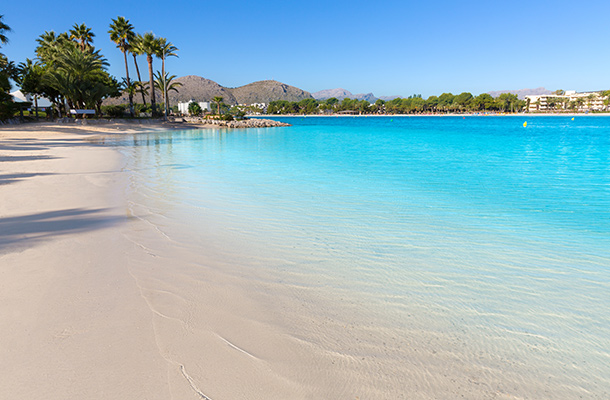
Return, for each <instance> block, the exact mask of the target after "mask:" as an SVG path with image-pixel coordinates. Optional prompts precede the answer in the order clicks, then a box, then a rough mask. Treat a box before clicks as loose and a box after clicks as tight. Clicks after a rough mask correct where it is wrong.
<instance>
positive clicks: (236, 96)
mask: <svg viewBox="0 0 610 400" xmlns="http://www.w3.org/2000/svg"><path fill="white" fill-rule="evenodd" d="M174 82H179V83H181V84H182V86H180V87H178V92H174V91H172V92H170V93H168V95H169V100H170V104H172V105H176V104H177V103H179V102H186V101H190V100H195V101H211V100H212V99H213V98H214V97H217V96H219V97H222V99H223V101H224V102H225V103H226V104H229V105H236V104H252V103H267V104H268V103H269V102H271V101H274V100H288V101H300V100H303V99H310V98H312V96H311V94H310V93H309V92H306V91H304V90H301V89H299V88H296V87H294V86H289V85H286V84H284V83H281V82H277V81H259V82H254V83H250V84H248V85H245V86H240V87H237V88H227V87H224V86H221V85H219V84H218V83H216V82H214V81H212V80H209V79H205V78H202V77H201V76H196V75H188V76H182V77H180V78H176V79H175V81H174ZM155 96H156V98H157V102H158V103H161V102H163V96H162V95H161V93H160V92H159V91H158V90H155ZM146 101H147V102H150V99H149V97H148V96H146ZM134 102H136V103H141V102H142V97H141V95H140V94H139V93H138V94H136V95H135V96H134ZM128 103H129V97H128V95H127V93H125V92H124V93H123V94H122V95H121V96H120V97H117V98H114V99H106V100H104V105H114V104H128Z"/></svg>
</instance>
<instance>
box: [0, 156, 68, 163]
mask: <svg viewBox="0 0 610 400" xmlns="http://www.w3.org/2000/svg"><path fill="white" fill-rule="evenodd" d="M56 158H58V157H54V156H44V155H43V156H0V162H11V161H33V160H53V159H56Z"/></svg>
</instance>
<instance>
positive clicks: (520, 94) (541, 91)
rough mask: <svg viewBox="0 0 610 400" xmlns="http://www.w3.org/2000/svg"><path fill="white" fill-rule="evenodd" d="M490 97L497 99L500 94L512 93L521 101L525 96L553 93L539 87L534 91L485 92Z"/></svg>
mask: <svg viewBox="0 0 610 400" xmlns="http://www.w3.org/2000/svg"><path fill="white" fill-rule="evenodd" d="M487 93H488V94H490V95H491V97H498V96H499V95H501V94H502V93H512V94H516V95H517V97H518V98H519V99H521V100H523V99H525V96H540V95H544V94H552V93H553V91H551V90H547V89H545V88H543V87H539V88H536V89H519V90H496V91H493V92H487Z"/></svg>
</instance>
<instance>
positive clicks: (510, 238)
mask: <svg viewBox="0 0 610 400" xmlns="http://www.w3.org/2000/svg"><path fill="white" fill-rule="evenodd" d="M274 119H276V120H279V121H282V122H287V123H289V124H292V126H290V127H279V128H278V127H275V128H260V129H233V130H227V129H202V130H183V131H171V132H154V133H145V134H136V135H133V136H125V137H122V138H121V139H119V140H117V141H115V142H114V145H115V146H117V148H119V150H120V151H121V152H122V153H123V154H124V155H125V157H126V158H127V159H128V162H127V165H126V170H128V171H130V173H131V174H132V175H133V178H132V186H131V189H130V190H131V191H132V194H131V196H132V199H134V200H133V202H136V203H137V206H138V207H140V208H139V209H140V210H142V209H145V210H146V212H145V213H141V215H142V216H143V218H147V219H148V220H149V221H150V223H151V224H153V225H155V226H156V227H157V228H158V229H159V230H161V231H163V232H164V234H165V235H167V236H169V237H170V238H171V240H173V241H175V242H176V243H178V246H182V245H183V246H189V247H190V248H191V249H195V250H197V249H200V251H201V253H205V254H215V257H217V258H218V259H223V258H225V259H235V260H239V261H236V263H234V264H235V265H232V266H231V267H230V269H229V270H227V271H226V272H227V273H228V274H234V275H236V276H240V277H244V276H247V277H248V279H249V280H252V281H255V282H256V281H258V282H260V283H261V285H265V288H266V289H265V290H266V293H265V295H267V296H269V298H270V299H273V298H277V299H281V300H278V302H277V304H275V305H274V302H273V301H270V302H269V305H268V307H269V308H270V312H277V313H280V314H282V318H283V320H284V321H285V324H286V327H285V328H286V331H287V334H290V333H291V332H299V333H298V334H299V335H300V339H301V340H305V341H308V343H311V344H312V346H313V347H314V348H315V347H316V346H318V347H320V348H322V349H323V350H324V351H327V352H330V351H333V352H337V353H338V354H340V355H342V356H346V355H347V356H349V357H351V359H354V360H358V361H359V362H361V364H360V365H358V367H357V369H358V370H359V371H360V372H361V373H362V375H361V376H364V377H366V376H375V377H376V378H375V379H372V380H371V383H370V384H371V385H377V386H378V387H377V388H376V392H375V393H382V395H381V397H378V398H383V397H384V396H383V393H384V387H383V385H386V384H387V385H389V386H392V388H391V389H390V388H389V389H388V392H387V394H388V396H387V398H390V394H395V393H403V394H404V398H417V396H415V395H414V396H412V397H410V396H409V393H412V394H420V395H421V396H420V397H422V398H425V397H426V396H425V393H426V391H428V392H427V393H432V394H433V395H434V397H429V398H442V397H443V396H444V395H447V393H453V395H454V396H455V397H453V398H458V397H460V396H464V397H466V398H536V399H539V398H553V399H557V398H566V399H575V398H587V399H606V398H610V118H606V117H596V116H576V117H574V118H572V117H571V116H570V117H568V116H565V117H564V116H548V117H545V116H506V117H502V116H465V117H462V116H451V117H449V116H448V117H402V116H401V117H392V116H384V117H373V116H368V117H365V116H357V117H306V116H303V117H285V118H274ZM524 122H527V124H524ZM136 199H137V200H136ZM172 226H173V227H174V228H172ZM178 232H180V233H178ZM256 287H260V286H256ZM287 288H290V290H287ZM274 291H277V293H275V292H274ZM276 294H277V296H276ZM291 297H293V298H291ZM293 301H294V303H299V304H301V305H302V306H301V307H300V308H295V307H292V306H290V304H292V302H293ZM280 303H281V304H280ZM274 306H276V307H277V309H273V307H274ZM293 314H294V315H293ZM308 321H309V322H308ZM322 321H332V322H333V323H332V324H330V323H329V324H328V326H327V327H325V326H324V325H325V324H324V323H322ZM312 325H315V326H316V328H315V329H313V328H311V326H312ZM338 327H343V329H346V330H349V329H348V328H350V327H351V329H352V330H351V331H350V332H351V333H350V334H345V335H346V336H345V337H342V333H341V331H340V329H339V328H338ZM359 327H360V328H362V329H361V330H360V331H359V330H358V328H359ZM347 336H349V338H348V337H347ZM360 356H362V357H361V358H362V360H365V358H366V360H365V361H360ZM369 360H374V362H368V361H369ZM312 368H313V366H312ZM373 370H374V371H373ZM393 374H394V375H396V376H392V375H393ZM360 384H361V385H367V382H366V379H364V380H362V381H360ZM435 385H437V386H439V387H445V388H450V389H451V390H445V391H443V390H440V389H439V391H435V388H434V387H435ZM389 386H388V387H389ZM437 396H438V397H437ZM392 398H395V397H392ZM445 398H447V397H445Z"/></svg>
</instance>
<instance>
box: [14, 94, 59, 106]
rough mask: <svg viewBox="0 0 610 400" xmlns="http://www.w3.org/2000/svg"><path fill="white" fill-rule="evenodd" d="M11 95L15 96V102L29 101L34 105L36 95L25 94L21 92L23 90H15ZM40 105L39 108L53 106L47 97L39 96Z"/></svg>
mask: <svg viewBox="0 0 610 400" xmlns="http://www.w3.org/2000/svg"><path fill="white" fill-rule="evenodd" d="M10 95H11V96H13V101H14V102H15V103H23V102H26V101H27V102H30V103H32V105H34V97H32V96H31V95H29V94H23V93H22V92H21V90H15V91H14V92H11V93H10ZM38 107H39V108H44V107H51V102H50V101H49V100H48V99H47V98H46V97H39V98H38Z"/></svg>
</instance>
